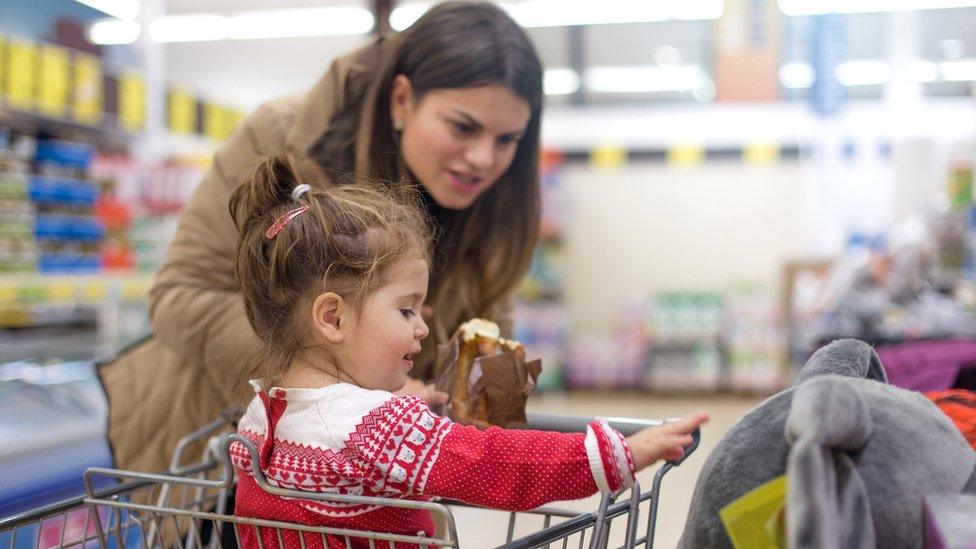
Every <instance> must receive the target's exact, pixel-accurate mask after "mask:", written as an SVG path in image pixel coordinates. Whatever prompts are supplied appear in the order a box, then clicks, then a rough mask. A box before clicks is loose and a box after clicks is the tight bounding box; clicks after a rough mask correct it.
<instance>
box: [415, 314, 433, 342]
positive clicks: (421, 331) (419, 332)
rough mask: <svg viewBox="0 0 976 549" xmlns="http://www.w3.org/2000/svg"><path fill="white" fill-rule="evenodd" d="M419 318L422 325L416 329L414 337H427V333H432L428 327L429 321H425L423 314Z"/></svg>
mask: <svg viewBox="0 0 976 549" xmlns="http://www.w3.org/2000/svg"><path fill="white" fill-rule="evenodd" d="M418 318H419V319H420V325H419V326H417V328H416V329H415V330H414V337H416V338H417V339H423V338H425V337H427V334H429V333H430V328H428V327H427V323H426V322H424V319H423V317H422V316H421V317H418Z"/></svg>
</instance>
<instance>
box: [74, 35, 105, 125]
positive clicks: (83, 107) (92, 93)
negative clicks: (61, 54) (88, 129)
mask: <svg viewBox="0 0 976 549" xmlns="http://www.w3.org/2000/svg"><path fill="white" fill-rule="evenodd" d="M74 68H75V71H74V86H73V88H74V89H73V93H72V95H71V114H72V116H74V118H75V120H77V121H79V122H81V123H83V124H97V123H98V122H100V121H101V119H102V110H103V109H104V106H103V102H104V100H105V99H104V97H105V92H104V89H103V87H102V62H101V60H99V59H98V58H97V57H95V56H94V55H86V54H83V53H76V54H75V64H74Z"/></svg>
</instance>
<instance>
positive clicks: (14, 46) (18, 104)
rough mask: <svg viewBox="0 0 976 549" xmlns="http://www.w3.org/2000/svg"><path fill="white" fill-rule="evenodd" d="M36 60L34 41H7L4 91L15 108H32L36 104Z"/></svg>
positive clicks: (8, 102) (8, 101)
mask: <svg viewBox="0 0 976 549" xmlns="http://www.w3.org/2000/svg"><path fill="white" fill-rule="evenodd" d="M36 61H37V47H36V46H35V45H34V43H33V42H28V41H27V40H19V39H16V38H14V39H11V40H10V41H9V42H8V43H7V73H6V74H5V75H4V76H5V77H6V78H5V79H4V83H5V84H6V86H5V87H4V91H5V92H6V95H7V104H9V105H10V106H11V107H14V108H15V109H31V108H33V106H34V85H35V81H36V75H37V63H36Z"/></svg>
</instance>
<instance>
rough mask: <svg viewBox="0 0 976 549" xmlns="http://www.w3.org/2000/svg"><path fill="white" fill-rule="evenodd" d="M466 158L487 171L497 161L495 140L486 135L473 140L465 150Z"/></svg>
mask: <svg viewBox="0 0 976 549" xmlns="http://www.w3.org/2000/svg"><path fill="white" fill-rule="evenodd" d="M465 160H467V161H468V163H469V164H471V166H472V167H474V168H475V169H477V170H478V171H487V170H488V169H490V168H491V166H492V165H493V164H494V163H495V140H494V139H493V138H492V137H491V136H485V137H482V138H479V139H477V140H474V141H472V142H471V143H470V144H469V145H468V148H467V150H466V151H465Z"/></svg>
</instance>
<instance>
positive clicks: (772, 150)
mask: <svg viewBox="0 0 976 549" xmlns="http://www.w3.org/2000/svg"><path fill="white" fill-rule="evenodd" d="M742 159H743V160H744V161H745V163H746V164H752V165H754V166H770V165H772V164H775V163H777V162H779V147H778V146H776V145H774V144H772V143H752V144H751V145H749V146H747V147H746V148H745V150H743V151H742Z"/></svg>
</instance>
